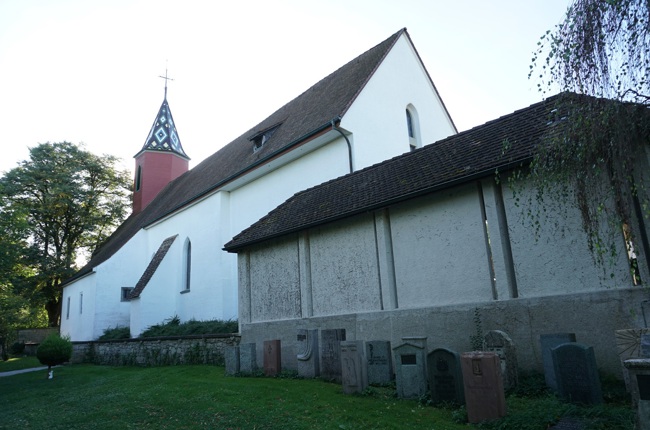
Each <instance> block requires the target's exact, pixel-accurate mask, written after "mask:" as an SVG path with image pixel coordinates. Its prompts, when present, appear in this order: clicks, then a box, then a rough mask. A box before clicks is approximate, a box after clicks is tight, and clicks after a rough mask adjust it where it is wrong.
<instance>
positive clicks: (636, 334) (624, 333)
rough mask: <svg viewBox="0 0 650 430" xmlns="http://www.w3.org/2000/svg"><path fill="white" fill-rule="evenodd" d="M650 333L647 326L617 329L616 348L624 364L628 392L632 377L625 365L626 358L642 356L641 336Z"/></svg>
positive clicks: (624, 376) (624, 377)
mask: <svg viewBox="0 0 650 430" xmlns="http://www.w3.org/2000/svg"><path fill="white" fill-rule="evenodd" d="M644 334H650V329H647V328H634V329H625V330H616V332H615V335H616V348H617V349H618V357H619V358H620V360H621V365H622V366H623V379H624V380H625V388H626V389H627V391H628V392H630V390H631V384H630V377H629V372H628V370H627V368H626V367H625V366H624V362H625V360H630V359H634V358H641V336H643V335H644Z"/></svg>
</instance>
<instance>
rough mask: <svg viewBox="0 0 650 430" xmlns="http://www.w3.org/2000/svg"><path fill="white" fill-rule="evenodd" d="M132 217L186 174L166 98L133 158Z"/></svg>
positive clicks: (186, 161) (186, 163)
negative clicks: (145, 138) (170, 184)
mask: <svg viewBox="0 0 650 430" xmlns="http://www.w3.org/2000/svg"><path fill="white" fill-rule="evenodd" d="M134 158H135V178H134V181H133V213H134V214H137V213H138V212H140V211H142V210H143V209H144V208H145V207H146V206H147V205H148V204H149V203H151V201H152V200H153V199H154V198H155V197H156V195H158V193H159V192H160V190H162V189H163V188H164V187H165V186H166V185H167V184H169V183H170V182H171V181H173V180H174V179H176V178H178V177H179V176H181V175H182V174H183V173H185V172H187V171H188V170H189V160H190V158H189V157H188V156H187V154H185V151H184V150H183V147H182V146H181V140H180V138H179V137H178V132H177V131H176V126H175V124H174V119H173V118H172V113H171V110H170V109H169V104H168V103H167V97H165V100H163V103H162V105H161V106H160V110H159V111H158V115H157V116H156V120H155V121H154V123H153V126H152V127H151V131H150V132H149V136H148V137H147V140H146V142H145V144H144V146H143V147H142V149H141V150H140V152H138V153H137V154H136V155H135V157H134Z"/></svg>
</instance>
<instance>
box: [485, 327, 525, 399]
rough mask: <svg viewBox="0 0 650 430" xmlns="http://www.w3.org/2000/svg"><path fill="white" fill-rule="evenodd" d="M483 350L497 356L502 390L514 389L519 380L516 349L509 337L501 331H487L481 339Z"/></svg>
mask: <svg viewBox="0 0 650 430" xmlns="http://www.w3.org/2000/svg"><path fill="white" fill-rule="evenodd" d="M483 349H484V350H485V351H488V352H494V353H496V354H497V355H498V356H499V360H500V363H501V376H502V377H503V388H504V389H506V390H509V389H512V388H515V387H516V386H517V381H518V379H519V377H518V373H517V371H518V367H517V349H516V348H515V343H514V342H513V341H512V339H510V336H508V335H507V334H506V333H505V332H503V331H501V330H492V331H489V332H487V333H486V335H485V336H484V337H483Z"/></svg>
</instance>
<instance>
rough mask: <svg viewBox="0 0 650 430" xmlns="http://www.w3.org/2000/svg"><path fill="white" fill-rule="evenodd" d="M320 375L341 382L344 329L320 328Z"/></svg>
mask: <svg viewBox="0 0 650 430" xmlns="http://www.w3.org/2000/svg"><path fill="white" fill-rule="evenodd" d="M320 337H321V342H320V345H321V351H320V362H321V366H320V369H321V376H322V377H323V378H325V379H329V380H333V381H336V382H338V383H340V382H341V345H340V342H341V341H342V340H345V329H342V328H340V329H332V330H321V332H320Z"/></svg>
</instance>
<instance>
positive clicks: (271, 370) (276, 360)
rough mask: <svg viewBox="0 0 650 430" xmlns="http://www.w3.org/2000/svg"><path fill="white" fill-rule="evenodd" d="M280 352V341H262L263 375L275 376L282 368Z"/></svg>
mask: <svg viewBox="0 0 650 430" xmlns="http://www.w3.org/2000/svg"><path fill="white" fill-rule="evenodd" d="M281 363H282V351H281V343H280V339H275V340H265V341H264V374H265V375H266V376H276V375H277V374H278V373H280V368H281V366H282V364H281Z"/></svg>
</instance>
